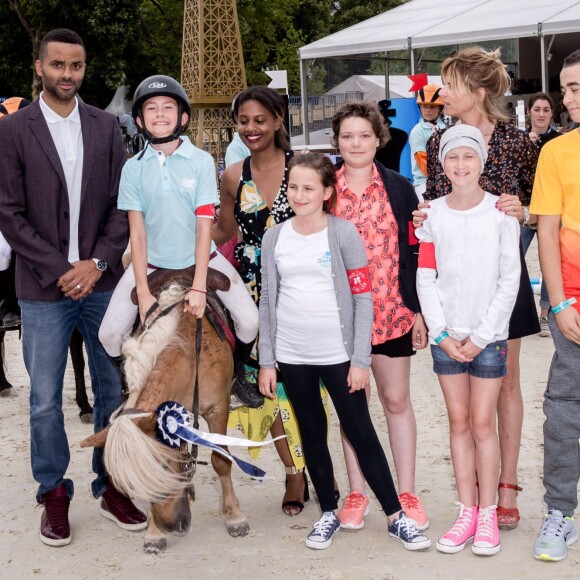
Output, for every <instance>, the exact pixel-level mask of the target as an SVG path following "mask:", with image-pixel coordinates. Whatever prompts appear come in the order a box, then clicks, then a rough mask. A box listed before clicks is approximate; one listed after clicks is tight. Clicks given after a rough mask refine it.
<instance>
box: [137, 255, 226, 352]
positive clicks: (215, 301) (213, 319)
mask: <svg viewBox="0 0 580 580" xmlns="http://www.w3.org/2000/svg"><path fill="white" fill-rule="evenodd" d="M194 275H195V264H194V265H193V266H189V268H183V269H181V270H170V269H168V268H158V269H157V270H154V271H153V272H151V274H149V275H148V276H147V281H148V284H149V289H150V290H151V294H153V296H156V297H158V296H159V294H160V293H161V291H162V290H164V289H165V288H167V287H168V286H170V285H171V284H180V285H182V286H191V284H192V283H193V277H194ZM206 284H207V294H206V309H205V315H206V316H207V318H208V320H209V321H210V323H211V325H212V326H213V327H214V329H215V331H216V332H217V334H218V336H219V337H220V339H221V340H222V341H224V340H227V341H228V343H229V345H230V347H231V349H232V352H233V350H234V346H235V335H234V332H233V323H232V319H231V317H230V315H229V312H228V311H227V310H226V309H225V307H224V305H223V304H222V302H221V300H220V299H219V297H218V295H217V293H216V290H219V291H220V292H227V291H228V290H229V289H230V279H229V278H228V277H227V276H226V275H225V274H222V273H221V272H219V271H218V270H214V269H213V268H208V271H207V282H206ZM131 302H133V304H135V305H137V304H139V300H138V298H137V288H133V290H132V291H131ZM137 318H139V316H138V315H137Z"/></svg>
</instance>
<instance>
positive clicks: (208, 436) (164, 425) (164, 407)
mask: <svg viewBox="0 0 580 580" xmlns="http://www.w3.org/2000/svg"><path fill="white" fill-rule="evenodd" d="M155 412H156V414H157V423H156V425H155V431H156V435H157V439H158V440H159V441H160V442H161V443H163V444H164V445H167V446H168V447H171V448H172V449H176V448H178V447H179V446H180V445H181V442H182V441H187V442H189V443H192V444H193V445H203V446H204V447H209V448H210V449H211V450H212V451H215V452H216V453H219V454H220V455H223V456H224V457H226V458H227V459H229V460H230V461H231V462H232V463H233V464H234V465H237V467H238V468H239V469H241V470H242V471H243V472H244V473H245V474H247V475H249V476H250V477H253V478H255V479H263V478H264V476H265V475H266V472H265V471H264V470H263V469H260V468H259V467H256V466H255V465H252V464H251V463H249V462H248V461H244V460H243V459H239V458H238V457H236V456H235V455H232V454H231V453H230V452H229V451H226V450H225V449H224V448H223V447H221V445H227V446H228V447H232V446H236V447H263V446H264V445H269V444H271V443H273V442H274V441H277V440H278V439H283V438H285V437H286V436H285V435H281V436H280V437H276V438H275V439H270V440H268V441H263V442H260V441H251V440H249V439H240V438H238V437H230V436H228V435H219V434H217V433H205V432H204V431H200V430H199V429H195V428H194V427H192V426H191V424H190V422H189V413H188V412H187V410H186V409H185V407H184V406H183V405H181V404H180V403H176V402H175V401H166V402H165V403H161V405H159V407H157V409H156V411H155Z"/></svg>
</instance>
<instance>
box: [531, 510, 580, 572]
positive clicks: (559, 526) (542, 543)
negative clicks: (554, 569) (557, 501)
mask: <svg viewBox="0 0 580 580" xmlns="http://www.w3.org/2000/svg"><path fill="white" fill-rule="evenodd" d="M577 539H578V532H577V531H576V528H575V527H574V518H571V517H564V515H563V514H562V512H560V511H558V510H554V509H551V510H548V513H547V514H546V515H545V517H544V523H543V524H542V529H541V530H540V535H539V536H538V539H537V540H536V544H535V546H534V558H536V560H543V561H544V562H559V561H560V560H563V559H564V558H565V557H566V552H567V548H568V546H570V545H571V544H573V543H574V542H575V541H576V540H577Z"/></svg>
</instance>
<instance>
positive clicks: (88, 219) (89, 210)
mask: <svg viewBox="0 0 580 580" xmlns="http://www.w3.org/2000/svg"><path fill="white" fill-rule="evenodd" d="M79 113H80V118H81V128H82V136H83V147H84V159H83V175H82V188H81V207H80V218H79V232H78V233H79V253H80V259H81V260H87V259H90V258H99V259H101V260H105V261H106V262H107V264H108V266H109V268H108V270H107V271H106V272H105V273H104V274H103V276H101V278H100V280H99V281H98V282H97V285H96V287H95V291H96V292H99V291H105V290H110V289H112V288H114V287H115V285H116V283H117V281H118V280H119V278H120V277H121V275H122V273H123V268H122V265H121V256H122V255H123V252H124V250H125V249H126V247H127V243H128V237H129V229H128V222H127V214H126V212H123V211H120V210H118V209H117V193H118V188H119V179H120V176H121V169H122V167H123V164H124V163H125V159H126V155H125V151H124V148H123V143H122V138H121V131H120V129H119V126H118V123H117V120H116V119H115V117H114V116H113V115H110V114H109V113H105V112H104V111H101V110H100V109H96V108H95V107H91V106H89V105H86V104H84V103H82V102H80V101H79ZM0 144H1V146H2V150H1V152H0V231H2V233H3V234H4V236H5V237H6V240H7V241H8V243H9V244H10V245H11V246H12V248H13V250H14V251H15V252H16V254H17V256H18V259H17V261H16V264H17V265H16V294H17V296H18V297H19V298H24V299H28V300H47V301H56V300H60V299H61V298H62V297H63V294H62V292H61V291H60V290H59V289H58V287H57V286H56V282H57V281H58V279H59V278H60V277H61V276H62V275H63V274H64V273H65V272H67V271H68V270H69V269H70V267H71V266H70V264H69V261H68V250H69V237H70V230H69V202H68V192H67V186H66V180H65V176H64V171H63V168H62V164H61V162H60V159H59V156H58V153H57V150H56V147H55V145H54V142H53V140H52V137H51V135H50V131H49V129H48V125H47V124H46V121H45V119H44V116H43V114H42V111H41V109H40V105H39V103H38V101H35V102H34V103H33V104H32V105H30V106H29V107H26V108H24V109H21V110H20V111H17V112H16V113H13V114H12V115H10V116H9V117H6V118H4V119H2V121H0Z"/></svg>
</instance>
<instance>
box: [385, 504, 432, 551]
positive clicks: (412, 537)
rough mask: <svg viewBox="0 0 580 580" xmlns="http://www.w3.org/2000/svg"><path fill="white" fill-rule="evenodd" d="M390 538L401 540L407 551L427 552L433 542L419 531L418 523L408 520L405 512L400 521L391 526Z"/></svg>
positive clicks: (401, 514)
mask: <svg viewBox="0 0 580 580" xmlns="http://www.w3.org/2000/svg"><path fill="white" fill-rule="evenodd" d="M389 536H391V538H395V540H399V542H401V543H402V544H403V546H405V549H406V550H426V549H427V548H430V547H431V540H430V539H429V538H428V537H427V536H424V535H423V534H422V533H421V532H420V531H419V527H418V526H417V522H416V521H415V520H412V519H411V518H408V517H407V516H406V515H405V512H401V513H400V514H399V519H397V520H395V521H394V522H393V523H392V524H389Z"/></svg>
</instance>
